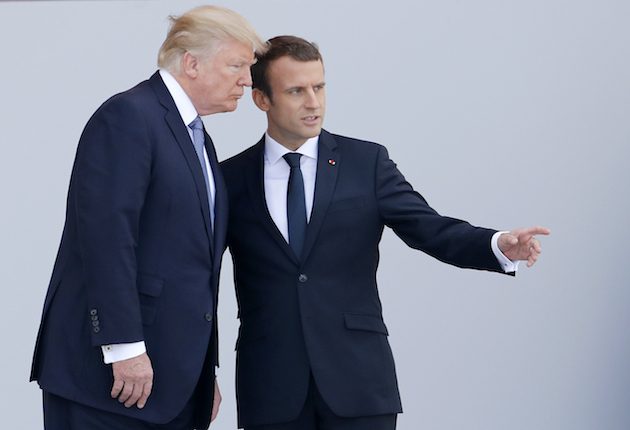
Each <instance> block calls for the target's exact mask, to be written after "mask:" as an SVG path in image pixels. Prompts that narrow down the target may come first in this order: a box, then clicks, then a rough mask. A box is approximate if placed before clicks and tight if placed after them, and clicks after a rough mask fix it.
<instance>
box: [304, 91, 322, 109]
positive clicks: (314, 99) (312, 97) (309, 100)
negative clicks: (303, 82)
mask: <svg viewBox="0 0 630 430" xmlns="http://www.w3.org/2000/svg"><path fill="white" fill-rule="evenodd" d="M304 104H305V106H306V107H307V108H309V109H317V108H319V107H320V106H321V103H320V100H319V97H318V95H317V93H316V92H315V90H314V89H313V88H309V89H308V90H307V91H306V101H305V103H304Z"/></svg>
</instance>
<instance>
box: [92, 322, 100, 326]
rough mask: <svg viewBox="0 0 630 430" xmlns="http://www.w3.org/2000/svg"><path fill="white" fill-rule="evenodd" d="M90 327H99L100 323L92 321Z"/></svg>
mask: <svg viewBox="0 0 630 430" xmlns="http://www.w3.org/2000/svg"><path fill="white" fill-rule="evenodd" d="M92 325H93V326H94V327H98V326H99V325H101V323H100V322H98V321H92Z"/></svg>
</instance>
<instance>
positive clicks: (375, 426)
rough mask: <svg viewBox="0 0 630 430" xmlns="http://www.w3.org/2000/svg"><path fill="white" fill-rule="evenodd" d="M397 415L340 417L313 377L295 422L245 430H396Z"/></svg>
mask: <svg viewBox="0 0 630 430" xmlns="http://www.w3.org/2000/svg"><path fill="white" fill-rule="evenodd" d="M396 418H397V414H388V415H374V416H368V417H350V418H346V417H340V416H337V415H335V413H334V412H333V411H332V410H331V409H330V408H329V407H328V405H327V404H326V402H325V400H324V399H323V398H322V396H321V394H320V393H319V390H318V389H317V384H315V379H313V375H311V380H310V382H309V388H308V395H307V396H306V402H305V403H304V408H302V412H300V415H299V416H298V417H297V419H295V420H294V421H289V422H286V423H279V424H265V425H259V426H251V427H247V428H246V429H245V430H395V429H396Z"/></svg>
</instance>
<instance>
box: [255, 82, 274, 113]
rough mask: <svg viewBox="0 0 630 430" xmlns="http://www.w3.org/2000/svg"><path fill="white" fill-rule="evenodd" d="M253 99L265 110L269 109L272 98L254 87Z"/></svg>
mask: <svg viewBox="0 0 630 430" xmlns="http://www.w3.org/2000/svg"><path fill="white" fill-rule="evenodd" d="M252 99H254V103H255V104H256V106H258V109H260V110H261V111H264V112H267V111H269V106H271V100H269V97H267V95H266V94H265V93H263V92H262V91H260V89H258V88H254V89H253V90H252Z"/></svg>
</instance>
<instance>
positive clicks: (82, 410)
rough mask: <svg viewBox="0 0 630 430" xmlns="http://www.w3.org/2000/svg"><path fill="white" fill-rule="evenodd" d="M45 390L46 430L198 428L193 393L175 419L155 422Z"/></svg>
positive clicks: (191, 429)
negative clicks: (94, 406) (72, 399)
mask: <svg viewBox="0 0 630 430" xmlns="http://www.w3.org/2000/svg"><path fill="white" fill-rule="evenodd" d="M43 393H44V428H45V429H46V430H193V429H194V428H195V424H194V422H195V421H194V417H195V401H194V399H195V397H196V396H194V395H193V396H192V399H191V400H190V401H189V402H188V403H187V404H186V406H185V407H184V409H183V410H182V412H181V413H180V414H179V415H178V416H177V417H176V418H175V419H174V420H173V421H171V422H170V423H166V424H153V423H149V422H146V421H142V420H138V419H135V418H131V417H128V416H125V415H119V414H114V413H111V412H107V411H103V410H100V409H95V408H92V407H90V406H86V405H82V404H81V403H77V402H73V401H71V400H68V399H64V398H63V397H59V396H56V395H54V394H52V393H50V392H48V391H43ZM132 407H133V408H135V407H136V406H132ZM204 430H205V429H204Z"/></svg>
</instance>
